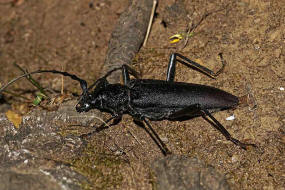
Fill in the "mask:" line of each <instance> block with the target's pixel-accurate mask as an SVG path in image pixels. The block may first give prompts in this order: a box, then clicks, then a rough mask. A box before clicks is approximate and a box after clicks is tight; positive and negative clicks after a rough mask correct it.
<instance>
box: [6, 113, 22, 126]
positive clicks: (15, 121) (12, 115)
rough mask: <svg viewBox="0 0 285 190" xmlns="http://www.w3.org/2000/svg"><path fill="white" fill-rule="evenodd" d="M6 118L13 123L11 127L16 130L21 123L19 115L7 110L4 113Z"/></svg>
mask: <svg viewBox="0 0 285 190" xmlns="http://www.w3.org/2000/svg"><path fill="white" fill-rule="evenodd" d="M6 117H7V118H8V120H9V121H10V122H12V123H13V125H14V126H15V127H16V128H17V129H18V128H19V126H20V124H21V123H22V116H20V115H19V114H17V113H15V112H13V111H11V110H8V111H7V112H6Z"/></svg>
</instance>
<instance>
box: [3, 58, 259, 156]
mask: <svg viewBox="0 0 285 190" xmlns="http://www.w3.org/2000/svg"><path fill="white" fill-rule="evenodd" d="M219 56H220V58H221V62H222V67H221V69H220V70H219V71H218V72H216V73H215V72H213V71H211V70H210V69H208V68H206V67H204V66H202V65H200V64H198V63H196V62H194V61H192V60H190V59H188V58H187V57H184V56H183V55H181V54H178V53H173V54H171V55H170V59H169V64H168V69H167V76H166V80H165V81H164V80H155V79H139V77H138V73H137V72H136V71H135V70H134V69H132V68H131V67H130V66H128V65H122V66H121V67H118V68H115V69H112V70H110V71H109V72H107V73H106V74H105V75H104V76H103V77H102V78H99V79H98V80H97V81H95V82H94V83H93V84H92V85H91V86H90V87H88V86H87V82H86V81H85V80H83V79H81V78H79V77H77V76H76V75H73V74H70V73H67V72H62V71H57V70H38V71H34V72H31V73H26V74H24V75H21V76H19V77H17V78H15V79H14V80H12V81H10V82H9V83H8V84H7V85H5V86H3V87H2V88H1V89H0V92H1V91H3V89H4V88H6V87H7V86H8V85H10V84H11V83H13V82H15V81H16V80H18V79H20V78H22V77H26V76H28V75H30V74H35V73H55V74H61V75H64V76H68V77H70V78H71V79H73V80H76V81H78V82H79V83H80V86H81V89H82V94H81V96H80V98H79V101H78V103H77V105H76V110H77V112H88V111H89V110H91V109H98V110H100V111H102V112H108V113H110V114H111V117H110V118H109V119H108V120H107V121H106V122H104V123H103V124H102V125H101V126H99V127H97V128H95V129H94V130H93V131H91V132H90V133H88V134H84V135H81V137H82V138H86V137H90V136H92V135H93V134H94V133H97V132H99V131H101V130H103V129H105V128H108V127H109V126H111V125H115V124H117V123H118V122H120V120H121V118H122V115H123V114H129V115H131V116H132V117H133V118H134V121H135V122H136V123H137V124H138V125H139V126H142V127H143V128H144V129H145V130H146V131H147V133H148V134H149V135H150V136H151V138H152V139H153V140H154V141H155V143H156V144H157V145H158V146H159V148H160V150H161V151H162V153H163V154H164V155H167V154H170V153H171V152H170V151H169V149H168V148H167V146H166V145H165V143H164V142H163V141H162V140H161V139H160V137H159V135H158V134H157V133H156V132H155V130H154V129H153V128H152V126H151V125H150V122H149V121H160V120H170V121H184V120H189V119H192V118H194V117H199V116H202V117H203V118H204V119H205V120H206V121H208V122H209V123H210V124H211V125H212V126H213V127H214V128H216V129H217V130H218V131H220V132H221V133H222V134H223V135H224V136H225V137H226V139H227V140H229V141H231V142H233V143H234V144H235V145H237V146H239V147H241V148H242V149H245V150H246V149H247V146H255V145H254V144H248V143H242V142H240V141H239V140H237V139H235V138H233V137H232V136H231V134H230V133H229V132H228V131H227V130H226V129H225V128H224V127H223V125H222V124H221V123H220V122H219V121H217V120H216V119H215V118H214V117H213V116H212V113H214V112H218V111H222V110H227V109H232V108H235V107H237V105H239V98H238V97H237V96H234V95H232V94H230V93H228V92H225V91H223V90H220V89H218V88H215V87H211V86H206V85H200V84H191V83H185V82H175V81H174V79H175V70H176V63H177V62H179V63H181V64H183V65H185V66H187V67H190V68H193V69H195V70H198V71H200V72H202V73H204V74H205V75H208V76H209V77H211V78H216V77H217V76H218V75H219V74H220V73H221V72H222V70H223V69H224V67H225V65H226V63H225V61H224V59H223V56H222V54H221V53H220V54H219ZM118 70H121V72H122V76H123V84H120V83H116V84H110V83H109V82H108V80H107V77H108V76H110V75H111V74H112V73H114V72H115V71H118ZM130 75H132V76H134V77H135V78H134V79H130ZM93 87H94V89H93ZM92 89H93V90H92ZM112 120H113V123H112V124H111V125H109V126H108V125H107V124H108V123H110V122H111V121H112ZM144 124H146V126H147V127H145V125H144Z"/></svg>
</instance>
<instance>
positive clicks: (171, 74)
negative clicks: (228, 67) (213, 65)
mask: <svg viewBox="0 0 285 190" xmlns="http://www.w3.org/2000/svg"><path fill="white" fill-rule="evenodd" d="M219 56H220V58H221V61H222V64H223V66H222V68H221V69H220V70H219V71H218V72H216V73H215V72H213V71H211V70H210V69H208V68H206V67H204V66H202V65H200V64H199V63H196V62H195V61H192V60H190V59H188V58H187V57H184V56H183V55H181V54H178V53H173V54H171V55H170V58H169V64H168V68H167V76H166V81H167V82H173V81H174V78H175V68H176V62H179V63H182V64H183V65H186V66H188V67H191V68H194V69H196V70H198V71H200V72H202V73H204V74H206V75H208V76H210V77H212V78H216V77H217V76H218V75H219V74H220V73H221V72H222V71H223V70H224V67H225V64H226V63H225V61H224V59H223V56H222V53H219ZM178 58H180V59H178Z"/></svg>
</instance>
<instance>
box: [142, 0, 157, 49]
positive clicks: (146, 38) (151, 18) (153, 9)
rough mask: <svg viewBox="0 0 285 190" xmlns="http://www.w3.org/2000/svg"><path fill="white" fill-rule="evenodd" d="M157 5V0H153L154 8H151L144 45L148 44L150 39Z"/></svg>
mask: <svg viewBox="0 0 285 190" xmlns="http://www.w3.org/2000/svg"><path fill="white" fill-rule="evenodd" d="M156 5H157V0H153V4H152V10H151V14H150V18H149V23H148V28H147V32H146V35H145V39H144V42H143V47H145V46H146V42H147V40H148V36H149V33H150V29H151V26H152V21H153V17H154V12H155V8H156Z"/></svg>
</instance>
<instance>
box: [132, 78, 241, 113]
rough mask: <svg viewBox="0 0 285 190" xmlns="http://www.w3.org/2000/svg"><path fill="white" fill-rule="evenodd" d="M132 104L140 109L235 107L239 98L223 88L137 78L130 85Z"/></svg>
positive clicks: (213, 108)
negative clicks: (196, 106)
mask: <svg viewBox="0 0 285 190" xmlns="http://www.w3.org/2000/svg"><path fill="white" fill-rule="evenodd" d="M131 101H132V104H133V105H134V106H135V107H137V108H141V109H151V108H161V109H162V110H164V109H163V108H170V109H171V108H172V109H175V110H176V109H183V108H186V107H189V106H191V105H194V104H199V105H200V106H201V107H202V108H205V109H208V110H215V109H217V110H223V109H229V108H232V107H235V106H236V105H237V104H238V102H239V100H238V98H237V97H236V96H234V95H232V94H230V93H228V92H225V91H223V90H220V89H217V88H214V87H210V86H205V85H199V84H191V83H182V82H166V81H160V80H137V81H135V82H134V83H133V84H132V87H131Z"/></svg>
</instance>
